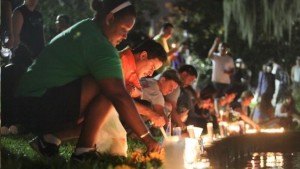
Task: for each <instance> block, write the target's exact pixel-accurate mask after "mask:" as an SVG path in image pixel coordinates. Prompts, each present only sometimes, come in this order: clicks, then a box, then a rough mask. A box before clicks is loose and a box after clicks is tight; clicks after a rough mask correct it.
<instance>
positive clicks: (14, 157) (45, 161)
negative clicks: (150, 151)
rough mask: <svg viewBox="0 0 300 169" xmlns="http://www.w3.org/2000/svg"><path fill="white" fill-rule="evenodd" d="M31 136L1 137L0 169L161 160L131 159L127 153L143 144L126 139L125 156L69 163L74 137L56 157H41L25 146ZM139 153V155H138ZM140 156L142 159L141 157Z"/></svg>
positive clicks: (155, 164)
mask: <svg viewBox="0 0 300 169" xmlns="http://www.w3.org/2000/svg"><path fill="white" fill-rule="evenodd" d="M32 138H33V135H30V134H29V135H7V136H1V168H2V169H71V168H72V169H73V168H78V169H79V168H80V169H90V168H91V169H96V168H101V169H104V168H107V169H130V168H141V169H150V168H152V169H155V168H162V161H161V160H160V159H158V158H150V159H148V161H147V160H145V159H146V158H144V157H143V158H141V157H139V160H137V159H136V158H135V159H132V158H131V155H132V154H134V153H135V151H136V149H140V150H145V146H144V144H143V143H141V142H140V141H138V140H134V139H130V138H129V139H128V156H129V157H127V158H124V157H116V156H109V155H107V156H105V157H104V159H103V161H100V162H90V163H86V164H83V165H76V166H74V165H72V164H71V163H70V161H69V159H70V156H71V153H72V152H73V149H74V147H75V143H76V141H75V140H71V141H68V142H66V143H63V144H62V145H61V147H60V156H59V157H55V158H45V157H41V156H39V155H38V154H37V153H36V152H34V151H33V150H32V149H31V147H30V146H29V144H28V142H29V141H30V140H31V139H32ZM140 156H142V154H140ZM141 159H143V160H141Z"/></svg>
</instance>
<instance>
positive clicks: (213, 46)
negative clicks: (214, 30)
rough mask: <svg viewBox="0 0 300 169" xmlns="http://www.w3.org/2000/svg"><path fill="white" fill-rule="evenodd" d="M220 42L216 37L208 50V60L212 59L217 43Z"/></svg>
mask: <svg viewBox="0 0 300 169" xmlns="http://www.w3.org/2000/svg"><path fill="white" fill-rule="evenodd" d="M220 42H221V39H220V38H219V37H216V39H215V41H214V43H213V45H212V47H211V48H210V50H209V52H208V56H207V57H208V58H212V57H213V53H214V52H215V51H216V50H217V48H218V45H219V43H220Z"/></svg>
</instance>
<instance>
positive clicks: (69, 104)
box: [17, 0, 161, 162]
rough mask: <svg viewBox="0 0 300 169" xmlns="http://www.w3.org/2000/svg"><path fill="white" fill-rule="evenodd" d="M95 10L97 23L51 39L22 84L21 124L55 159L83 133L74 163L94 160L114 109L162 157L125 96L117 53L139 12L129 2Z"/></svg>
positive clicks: (111, 1)
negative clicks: (100, 134)
mask: <svg viewBox="0 0 300 169" xmlns="http://www.w3.org/2000/svg"><path fill="white" fill-rule="evenodd" d="M92 7H93V9H94V10H95V11H96V13H95V17H94V18H93V19H85V20H83V21H80V22H78V23H77V24H75V25H73V26H72V27H70V28H68V29H67V30H65V31H63V32H62V33H60V34H59V35H58V36H56V37H55V38H53V39H52V40H51V42H50V43H49V44H48V45H47V46H46V47H45V49H44V50H43V51H42V52H41V54H40V56H39V57H38V58H37V59H36V60H35V62H34V63H33V64H32V65H31V66H30V67H29V69H28V71H27V72H26V73H25V75H24V76H23V77H22V79H21V81H20V85H19V88H18V92H17V95H18V99H19V102H18V104H19V106H18V108H19V109H20V111H19V112H20V114H22V124H24V125H25V126H26V127H27V128H28V129H30V130H31V131H32V132H34V133H36V134H37V135H38V136H37V137H36V138H34V139H33V140H32V141H31V142H30V145H31V147H32V148H33V149H34V150H36V151H37V152H39V153H40V154H42V155H45V156H55V155H58V154H59V151H58V148H59V145H60V143H61V141H63V140H66V139H68V138H70V137H71V136H72V137H73V136H74V135H73V134H72V133H74V131H80V132H79V133H77V134H78V136H79V138H78V142H77V145H76V149H75V152H74V153H73V155H72V157H71V159H72V160H75V161H80V162H81V161H84V160H87V159H90V158H94V156H97V153H95V141H96V138H97V137H98V136H97V133H98V132H97V131H98V129H99V128H100V127H101V125H102V123H103V121H104V119H105V118H106V116H107V113H108V111H107V110H108V109H110V108H111V107H112V106H114V107H115V109H116V110H117V111H118V113H119V114H120V117H121V118H122V119H124V120H125V122H127V123H128V124H129V125H130V126H131V127H132V129H133V130H134V131H135V133H136V134H137V135H138V136H140V138H141V139H142V141H143V142H144V143H145V144H146V145H147V148H148V151H160V149H161V145H160V144H159V143H157V142H156V141H155V140H154V139H153V137H152V136H151V134H150V133H149V132H148V129H147V128H146V127H145V125H144V123H143V121H142V120H141V118H140V116H139V114H138V112H137V110H136V107H135V105H134V103H133V101H132V99H131V97H130V95H129V94H128V93H127V92H126V89H125V87H124V82H123V75H122V69H121V63H120V58H119V55H118V53H117V50H116V48H115V46H116V45H118V44H119V43H120V42H121V41H122V40H124V39H126V37H127V33H128V32H129V31H130V30H131V29H132V27H133V25H134V23H135V19H136V13H135V9H134V7H133V5H132V4H131V3H130V2H129V1H126V0H103V1H100V0H93V2H92ZM78 129H80V130H78ZM91 154H92V155H91ZM91 156H92V157H91Z"/></svg>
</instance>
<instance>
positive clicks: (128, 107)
mask: <svg viewBox="0 0 300 169" xmlns="http://www.w3.org/2000/svg"><path fill="white" fill-rule="evenodd" d="M98 84H99V88H100V92H101V93H103V95H104V96H106V97H107V98H108V99H109V100H110V101H111V102H112V104H113V105H114V107H115V109H116V110H117V112H118V113H119V115H120V117H121V118H122V119H123V120H125V122H126V123H127V124H128V125H129V126H130V127H131V128H132V129H133V131H134V132H135V133H136V134H137V135H138V136H140V137H142V136H144V137H143V138H141V139H142V140H143V141H144V142H145V144H146V145H147V147H148V151H160V149H161V145H160V144H158V143H157V142H156V141H155V140H154V139H153V137H152V136H151V134H148V132H149V131H148V129H147V128H146V126H145V124H144V122H143V121H142V119H141V117H140V115H139V113H138V111H137V109H136V107H135V104H134V102H133V100H132V98H131V97H130V95H129V94H128V93H127V91H126V89H125V86H124V84H123V81H122V80H121V79H117V78H108V79H105V80H99V81H98ZM145 134H146V135H145Z"/></svg>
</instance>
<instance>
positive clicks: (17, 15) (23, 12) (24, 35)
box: [12, 0, 45, 69]
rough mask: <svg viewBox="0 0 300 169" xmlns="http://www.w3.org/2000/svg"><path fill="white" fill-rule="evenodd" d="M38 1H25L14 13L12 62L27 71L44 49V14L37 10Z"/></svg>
mask: <svg viewBox="0 0 300 169" xmlns="http://www.w3.org/2000/svg"><path fill="white" fill-rule="evenodd" d="M37 4H38V0H24V3H23V5H21V6H19V7H17V8H16V9H15V10H14V11H13V16H12V20H13V22H12V23H13V24H12V25H13V37H14V38H13V39H14V40H13V48H14V49H15V56H14V57H13V58H12V62H13V63H14V64H16V65H18V66H22V67H23V68H24V69H26V68H27V67H28V66H29V65H31V64H32V62H33V60H34V59H35V58H36V57H37V56H38V55H39V54H40V52H41V51H42V49H43V48H44V45H45V41H44V31H43V18H42V14H41V13H40V12H39V11H37V10H36V6H37Z"/></svg>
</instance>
